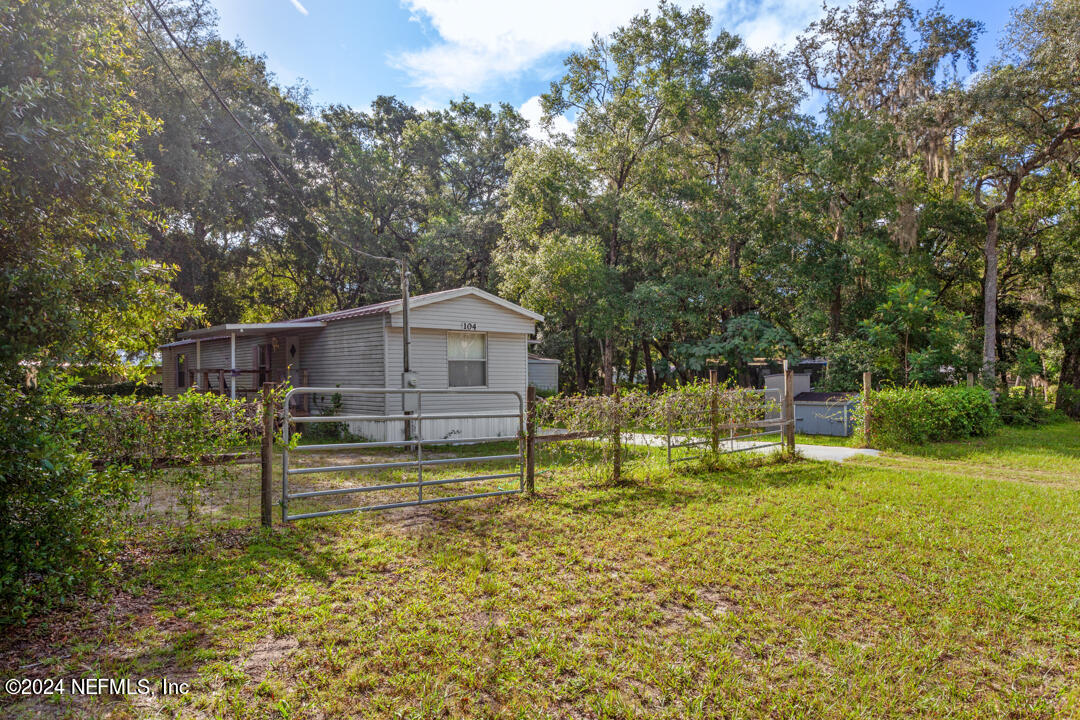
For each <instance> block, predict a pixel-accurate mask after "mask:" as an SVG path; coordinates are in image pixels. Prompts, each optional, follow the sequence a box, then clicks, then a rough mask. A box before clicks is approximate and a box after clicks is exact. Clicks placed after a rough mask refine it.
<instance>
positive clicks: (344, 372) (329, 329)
mask: <svg viewBox="0 0 1080 720" xmlns="http://www.w3.org/2000/svg"><path fill="white" fill-rule="evenodd" d="M384 318H385V315H372V316H368V317H359V318H351V319H348V320H335V321H333V322H330V323H327V325H326V327H324V328H319V329H315V330H304V331H302V332H299V333H297V334H296V337H298V338H299V340H300V367H301V368H302V369H305V370H307V373H308V378H307V384H308V385H309V386H311V387H331V388H333V387H342V388H353V387H382V386H383V384H384V378H385V373H384V370H383V323H384ZM281 339H282V341H283V342H282V343H281V345H282V348H283V347H284V337H282V338H281ZM281 352H282V353H284V350H282V351H281ZM277 360H278V358H277V356H276V355H275V357H274V359H273V361H274V362H277ZM282 361H283V362H284V355H283V354H282ZM275 367H283V365H275ZM331 398H332V394H327V395H323V396H319V397H313V405H312V409H311V410H312V412H313V413H317V412H319V411H320V410H322V409H323V408H327V407H329V405H330V402H331ZM341 400H342V413H343V414H349V415H359V414H372V413H378V414H381V413H382V412H383V410H384V408H385V399H384V398H383V396H382V395H352V394H347V393H343V394H342V398H341Z"/></svg>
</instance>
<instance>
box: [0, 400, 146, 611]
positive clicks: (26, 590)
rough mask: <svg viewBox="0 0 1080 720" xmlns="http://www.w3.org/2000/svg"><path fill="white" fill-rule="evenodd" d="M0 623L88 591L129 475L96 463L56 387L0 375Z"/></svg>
mask: <svg viewBox="0 0 1080 720" xmlns="http://www.w3.org/2000/svg"><path fill="white" fill-rule="evenodd" d="M0 427H3V428H4V432H3V436H2V438H0V550H2V563H0V625H5V624H10V623H12V622H21V621H23V620H25V619H26V618H27V617H28V616H29V615H31V614H32V613H33V612H34V611H36V610H38V609H42V608H47V607H51V606H55V605H60V604H63V603H64V602H65V601H67V600H69V599H70V598H71V596H72V595H73V594H74V593H76V592H86V591H91V592H92V591H93V590H94V589H95V588H96V587H97V586H98V585H99V584H100V582H101V581H102V579H103V578H104V577H105V571H106V570H107V569H108V567H109V563H110V560H109V557H110V551H111V550H112V549H113V542H112V540H111V538H112V537H113V535H114V533H113V532H112V531H113V527H114V525H115V523H116V522H117V520H118V518H119V517H120V515H121V513H119V512H118V510H120V509H122V508H123V507H125V506H126V505H127V503H129V502H130V500H131V498H132V488H133V485H134V483H133V479H132V475H131V474H130V473H129V472H127V471H125V470H123V469H120V468H116V467H107V468H105V469H103V470H95V469H94V468H93V467H92V465H91V462H90V457H89V456H88V455H87V454H86V453H84V452H81V451H80V450H79V449H78V448H77V447H76V446H75V441H74V437H75V435H76V434H77V430H78V428H77V424H76V422H75V421H74V420H73V418H72V417H71V416H70V415H69V414H68V413H67V412H65V406H64V400H63V396H62V394H61V391H60V390H56V389H49V388H45V387H36V388H27V387H25V386H24V385H16V384H9V383H0Z"/></svg>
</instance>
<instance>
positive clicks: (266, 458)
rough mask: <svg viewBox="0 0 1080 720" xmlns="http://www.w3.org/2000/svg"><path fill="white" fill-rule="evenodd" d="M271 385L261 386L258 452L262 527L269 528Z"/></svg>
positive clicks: (271, 481)
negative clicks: (259, 443) (260, 470)
mask: <svg viewBox="0 0 1080 720" xmlns="http://www.w3.org/2000/svg"><path fill="white" fill-rule="evenodd" d="M271 388H273V385H272V384H271V383H268V382H266V383H263V386H262V451H261V452H260V454H259V455H260V458H259V459H260V464H261V465H262V491H261V496H262V525H263V527H271V526H272V525H273V524H274V514H273V507H274V506H273V503H272V502H271V500H272V498H271V495H272V494H273V485H274V401H273V397H272V395H271Z"/></svg>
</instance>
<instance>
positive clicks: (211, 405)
mask: <svg viewBox="0 0 1080 720" xmlns="http://www.w3.org/2000/svg"><path fill="white" fill-rule="evenodd" d="M71 418H72V421H73V422H77V426H76V427H77V430H78V446H79V449H80V450H82V451H83V452H86V453H87V454H88V455H89V456H90V457H92V458H93V459H94V460H95V461H96V462H97V463H100V464H101V465H104V466H105V467H126V468H129V469H131V470H132V471H134V472H135V473H136V474H137V476H138V477H139V478H140V479H141V480H144V481H152V480H155V479H162V480H165V481H167V482H169V483H171V484H173V485H174V486H175V487H177V488H178V490H179V497H180V502H181V504H182V505H183V506H184V507H185V508H186V509H187V511H188V515H189V517H194V515H195V514H196V512H197V509H198V507H199V504H200V500H201V497H202V494H203V493H205V492H206V491H207V490H208V489H210V488H212V487H213V486H214V485H215V484H216V483H217V482H219V481H221V480H223V479H224V478H225V477H226V476H227V470H228V466H229V465H230V464H231V463H232V462H233V460H232V459H231V458H230V457H229V456H228V453H232V452H236V451H240V450H244V449H245V448H249V447H251V446H253V445H254V444H255V443H256V441H257V438H258V437H259V434H260V431H261V415H260V412H259V405H257V404H254V403H248V402H245V401H242V400H231V399H230V398H229V397H227V396H225V395H213V394H209V393H197V392H186V393H183V394H182V395H179V396H177V397H163V396H157V397H147V398H139V397H136V396H133V395H126V396H125V395H122V396H114V397H108V398H106V397H101V398H92V399H87V400H85V401H82V402H79V403H78V404H74V405H72V407H71Z"/></svg>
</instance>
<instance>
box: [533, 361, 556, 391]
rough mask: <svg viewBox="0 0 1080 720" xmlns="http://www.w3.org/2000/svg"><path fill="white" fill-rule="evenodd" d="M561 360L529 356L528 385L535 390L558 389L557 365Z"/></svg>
mask: <svg viewBox="0 0 1080 720" xmlns="http://www.w3.org/2000/svg"><path fill="white" fill-rule="evenodd" d="M561 364H562V361H561V360H556V359H555V358H546V357H540V356H539V355H533V354H532V353H530V354H529V384H530V385H532V386H533V387H534V388H536V389H537V390H545V391H554V390H558V389H559V365H561Z"/></svg>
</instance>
